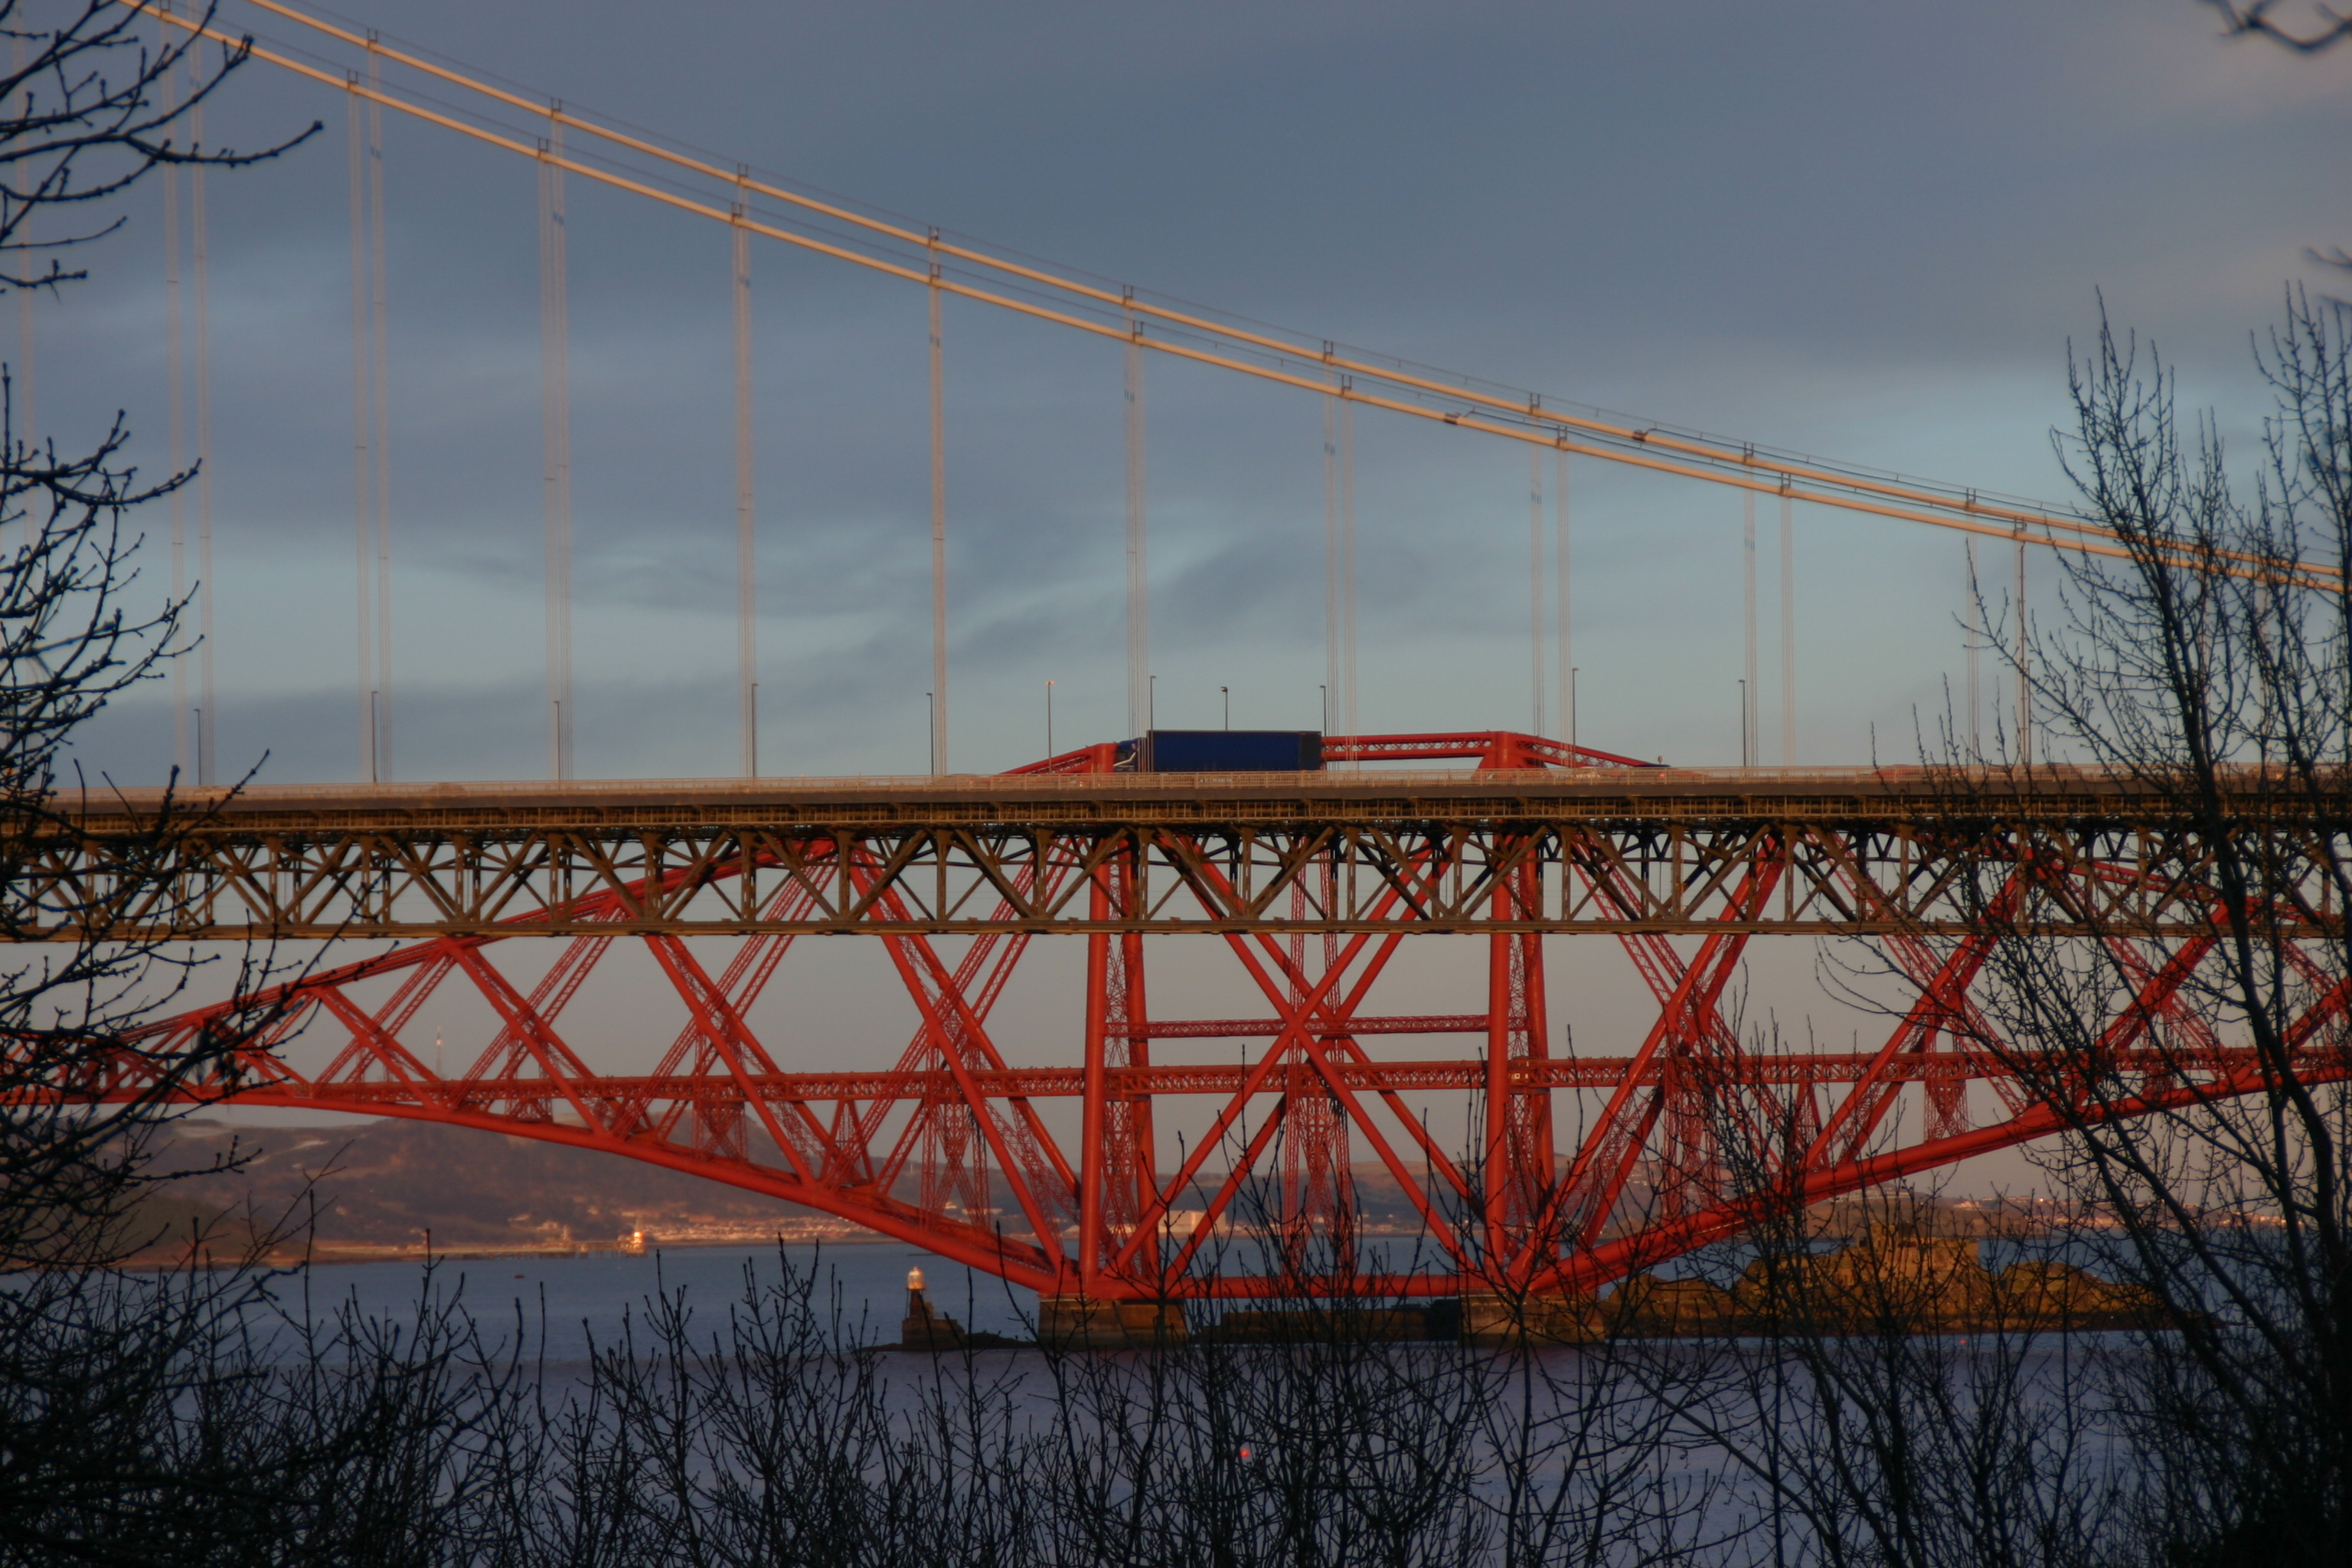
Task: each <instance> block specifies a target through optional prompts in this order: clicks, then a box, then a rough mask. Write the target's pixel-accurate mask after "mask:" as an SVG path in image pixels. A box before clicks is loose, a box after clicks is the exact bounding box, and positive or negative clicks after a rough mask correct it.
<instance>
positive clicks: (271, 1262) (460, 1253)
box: [119, 1231, 903, 1273]
mask: <svg viewBox="0 0 2352 1568" xmlns="http://www.w3.org/2000/svg"><path fill="white" fill-rule="evenodd" d="M896 1239H897V1238H896V1237H887V1236H882V1235H879V1234H877V1233H876V1232H872V1231H866V1232H860V1233H856V1234H850V1235H844V1236H804V1237H793V1236H785V1235H782V1234H771V1235H768V1236H712V1237H698V1236H684V1237H648V1238H647V1239H646V1241H645V1242H644V1243H643V1244H642V1245H636V1244H633V1243H630V1242H625V1241H551V1242H484V1243H478V1244H476V1245H473V1246H459V1247H424V1246H420V1245H411V1244H394V1243H383V1244H375V1243H367V1242H345V1243H340V1244H336V1245H331V1246H324V1247H310V1248H309V1249H307V1250H305V1251H302V1252H271V1253H267V1254H264V1255H263V1256H262V1257H260V1258H254V1259H251V1260H250V1261H251V1262H252V1263H254V1264H255V1265H256V1266H257V1267H259V1268H304V1267H327V1266H334V1267H338V1268H340V1267H341V1266H343V1265H346V1264H353V1263H428V1262H429V1263H476V1262H482V1261H485V1260H488V1259H492V1258H541V1259H546V1258H647V1257H651V1256H652V1255H653V1254H655V1253H657V1252H685V1251H689V1250H694V1249H698V1248H708V1247H770V1246H776V1247H871V1246H875V1245H877V1244H879V1243H888V1242H892V1241H894V1240H896ZM901 1245H903V1244H901ZM190 1262H191V1259H190V1258H188V1257H187V1256H186V1255H185V1254H182V1255H181V1256H179V1257H177V1258H154V1257H148V1258H130V1259H127V1260H125V1261H124V1262H123V1263H121V1265H120V1266H119V1267H121V1268H124V1269H126V1270H129V1271H131V1272H135V1273H165V1272H169V1271H171V1270H173V1269H178V1268H188V1267H189V1266H190ZM246 1262H247V1259H245V1258H241V1257H237V1256H233V1255H232V1256H214V1255H210V1254H207V1255H206V1256H205V1257H204V1258H198V1259H195V1260H194V1267H196V1268H238V1267H241V1266H243V1265H244V1264H245V1263H246Z"/></svg>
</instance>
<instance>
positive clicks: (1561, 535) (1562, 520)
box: [1551, 451, 1576, 746]
mask: <svg viewBox="0 0 2352 1568" xmlns="http://www.w3.org/2000/svg"><path fill="white" fill-rule="evenodd" d="M1551 505H1552V564H1553V567H1554V569H1555V570H1556V571H1558V572H1559V587H1558V589H1557V595H1558V597H1559V668H1558V671H1557V674H1558V676H1559V733H1561V734H1563V735H1565V736H1567V737H1568V743H1569V744H1570V745H1571V746H1573V745H1575V744H1576V662H1575V660H1576V640H1575V614H1574V605H1575V601H1574V599H1573V598H1571V597H1570V593H1569V589H1570V584H1571V583H1572V582H1573V578H1572V577H1571V575H1570V570H1569V549H1568V454H1567V453H1566V452H1564V451H1562V452H1555V453H1554V454H1553V456H1552V474H1551Z"/></svg>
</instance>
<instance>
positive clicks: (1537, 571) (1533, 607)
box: [1528, 447, 1544, 735]
mask: <svg viewBox="0 0 2352 1568" xmlns="http://www.w3.org/2000/svg"><path fill="white" fill-rule="evenodd" d="M1543 522H1544V517H1543V449H1542V448H1541V447H1528V673H1529V675H1530V676H1531V678H1532V679H1530V680H1529V682H1528V691H1529V693H1530V694H1531V695H1532V697H1533V698H1534V701H1535V708H1534V712H1535V720H1534V722H1533V723H1532V725H1531V726H1530V727H1529V732H1530V733H1532V734H1537V735H1540V734H1542V733H1543V728H1544V569H1543V566H1544V542H1543Z"/></svg>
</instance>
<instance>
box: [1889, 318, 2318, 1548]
mask: <svg viewBox="0 0 2352 1568" xmlns="http://www.w3.org/2000/svg"><path fill="white" fill-rule="evenodd" d="M2255 358H2256V361H2257V363H2258V364H2259V366H2260V368H2261V371H2262V374H2263V376H2264V378H2265V380H2266V381H2267V383H2268V385H2269V387H2270V389H2271V391H2272V394H2273V406H2272V408H2271V410H2270V411H2269V414H2268V416H2267V417H2266V418H2265V419H2264V421H2263V436H2262V440H2261V453H2260V459H2259V464H2258V467H2257V468H2256V471H2255V473H2254V475H2253V477H2252V482H2251V483H2250V484H2245V485H2241V484H2239V483H2237V482H2235V481H2234V479H2233V476H2232V474H2231V470H2230V468H2229V464H2228V461H2227V454H2226V452H2225V449H2224V445H2223V442H2222V439H2221V435H2220V433H2219V430H2218V427H2217V425H2216V422H2215V421H2214V420H2213V419H2211V418H2210V416H2209V417H2200V418H2194V419H2191V418H2187V417H2184V416H2183V415H2182V414H2181V413H2180V411H2179V409H2178V407H2177V405H2176V403H2175V398H2174V393H2173V386H2172V380H2171V376H2170V373H2169V372H2168V370H2167V369H2166V368H2165V366H2164V365H2163V363H2161V361H2160V360H2159V359H2158V357H2157V355H2156V353H2155V352H2154V351H2153V349H2152V348H2143V347H2141V346H2140V345H2138V344H2137V343H2136V342H2134V341H2133V340H2132V339H2131V338H2130V337H2128V336H2118V335H2117V334H2116V332H2114V331H2112V330H2111V329H2109V328H2108V327H2107V326H2106V324H2105V322H2104V321H2102V324H2101V328H2100V331H2099V333H2098V336H2097V339H2096V341H2095V343H2094V344H2093V346H2092V348H2091V349H2090V351H2089V353H2086V354H2084V355H2083V356H2082V357H2081V358H2080V359H2079V360H2078V361H2077V362H2076V363H2074V374H2073V377H2072V387H2073V395H2074V412H2075V421H2074V428H2073V429H2071V430H2069V431H2067V432H2065V433H2063V436H2062V437H2061V439H2060V442H2059V445H2060V455H2061V457H2062V459H2063V461H2064V463H2065V465H2066V468H2067V471H2068V472H2069V474H2070V475H2071V476H2072V477H2073V479H2074V483H2075V485H2076V487H2077V489H2078V490H2079V492H2080V494H2081V495H2082V498H2083V500H2084V508H2085V510H2087V511H2088V513H2089V514H2090V515H2091V516H2092V517H2094V518H2095V520H2096V521H2099V522H2100V523H2102V524H2103V525H2104V526H2105V527H2107V528H2108V529H2110V530H2112V531H2114V533H2115V534H2116V538H2117V539H2118V540H2119V541H2120V542H2122V544H2123V546H2124V548H2125V551H2126V554H2127V557H2128V559H2127V560H2126V561H2124V562H2122V563H2110V562H2103V561H2099V560H2095V559H2092V558H2072V557H2070V558H2066V559H2067V560H2068V566H2067V575H2066V580H2065V593H2064V599H2063V607H2062V609H2061V610H2060V612H2059V613H2058V615H2057V616H2055V617H2053V618H2050V619H2047V620H2045V621H2042V622H2039V623H2037V624H2035V625H2034V626H2033V627H2032V635H2031V636H2030V637H2029V638H2028V639H2027V640H2028V650H2029V665H2028V671H2029V676H2030V679H2031V682H2032V697H2033V701H2034V704H2035V707H2036V710H2037V711H2038V712H2039V713H2040V715H2041V716H2042V718H2041V725H2042V733H2043V735H2044V736H2045V737H2046V738H2047V739H2048V741H2049V742H2052V743H2053V752H2054V753H2056V754H2060V755H2065V756H2071V757H2073V758H2074V759H2077V760H2078V761H2079V763H2081V764H2082V765H2084V766H2087V767H2089V768H2092V769H2095V770H2096V771H2097V772H2098V773H2100V774H2102V775H2103V776H2104V777H2105V780H2106V781H2107V786H2106V787H2108V788H2109V789H2111V790H2113V791H2116V792H2118V793H2120V794H2123V795H2129V796H2131V797H2132V799H2133V805H2132V808H2131V815H2132V816H2133V818H2134V819H2135V821H2136V822H2137V824H2139V825H2141V826H2143V828H2144V830H2145V836H2146V837H2145V840H2144V841H2145V842H2146V843H2147V844H2148V845H2150V846H2153V847H2156V848H2157V849H2158V850H2159V851H2160V852H2161V865H2160V868H2159V869H2158V872H2157V874H2156V877H2155V879H2154V880H2153V881H2152V882H2151V884H2150V888H2149V891H2150V892H2151V893H2152V894H2156V895H2158V896H2159V899H2160V902H2161V904H2162V906H2163V907H2164V908H2165V909H2168V910H2171V911H2173V913H2174V914H2175V916H2176V917H2178V918H2179V919H2181V920H2185V921H2188V922H2189V926H2190V929H2189V930H2188V931H2185V932H2183V933H2179V934H2176V935H2173V936H2171V937H2168V938H2166V939H2164V940H2161V941H2159V940H2158V939H2157V937H2156V934H2155V933H2154V932H2153V931H2150V930H2148V929H2146V928H2145V926H2144V925H2143V924H2142V923H2141V922H2140V921H2139V920H2138V917H2137V908H2138V906H2136V905H2134V904H2133V903H2132V901H2131V900H2112V899H2109V898H2106V897H2105V896H2104V895H2103V894H2102V893H2101V892H2100V890H2099V889H2098V887H2097V886H2096V882H2097V873H2096V872H2095V870H2087V869H2086V868H2085V864H2084V858H2083V856H2084V852H2085V851H2087V852H2088V853H2089V855H2090V856H2091V858H2095V857H2096V852H2097V851H2096V846H2095V845H2094V844H2088V843H2085V842H2083V841H2080V840H2070V839H2068V838H2067V837H2066V836H2065V835H2064V834H2063V833H2054V832H2053V833H2050V834H2046V835H2045V834H2044V833H2043V831H2042V829H2040V828H2038V827H2036V826H2034V825H2033V824H2032V822H2031V821H2030V820H2029V816H2028V815H2027V814H2025V813H2022V812H2019V811H2013V810H2011V809H2009V808H2010V806H2011V805H2012V804H2014V798H2013V795H2012V792H2013V791H2014V789H2015V788H2016V786H2017V784H2019V783H2020V782H2021V779H2020V776H2019V775H2018V774H2017V773H2014V772H2013V771H2011V770H2006V769H2003V768H2000V767H1993V768H1985V767H1981V766H1979V765H1977V764H1978V763H1979V759H1976V758H1972V757H1969V756H1967V755H1965V754H1964V753H1963V752H1962V751H1961V750H1960V748H1958V746H1957V745H1951V744H1947V746H1946V747H1945V749H1944V750H1943V752H1942V753H1941V754H1940V755H1938V756H1937V757H1934V758H1932V759H1931V760H1933V761H1936V762H1937V763H1941V764H1943V776H1944V777H1945V778H1946V779H1947V780H1948V786H1949V788H1950V790H1951V799H1950V800H1949V802H1948V805H1949V806H1950V807H1951V809H1952V810H1953V812H1954V813H1955V814H1956V816H1958V817H1960V818H1962V819H1966V818H1969V817H1975V818H1977V819H1980V820H1990V821H2004V822H2007V823H2010V824H2012V825H2013V826H2012V828H2011V842H2010V847H2009V849H2008V851H2007V852H2006V853H2005V854H2002V855H1998V856H1994V857H1990V858H1988V859H1987V861H1986V864H1985V867H1984V872H1983V875H1982V877H1981V878H1980V879H1979V880H1978V881H1977V882H1976V883H1974V884H1973V885H1972V887H1971V891H1970V896H1971V897H1972V898H1973V900H1974V906H1975V907H1974V909H1973V911H1972V923H1973V924H1975V926H1976V927H1977V928H1978V929H1979V931H1980V932H1981V933H1983V934H1987V935H1990V936H1991V937H1993V938H1994V939H1995V941H1994V942H1993V945H1992V950H1991V956H1990V961H1989V962H1988V963H1987V964H1986V967H1985V970H1984V972H1983V979H1982V982H1981V984H1980V985H1979V992H1978V997H1979V1002H1980V1004H1981V1006H1982V1009H1983V1016H1984V1018H1985V1019H1986V1021H1987V1023H1986V1026H1985V1027H1984V1028H1983V1030H1982V1031H1981V1038H1980V1040H1979V1042H1978V1043H1979V1045H1980V1046H1981V1047H1982V1048H1984V1049H1986V1050H1989V1051H1990V1052H1993V1053H1995V1054H1996V1055H1998V1056H2000V1058H2003V1062H2004V1065H2005V1066H2006V1067H2007V1068H2008V1069H2009V1070H2010V1071H2011V1072H2012V1073H2013V1074H2014V1075H2015V1077H2016V1080H2017V1082H2018V1083H2019V1084H2020V1086H2021V1088H2022V1089H2024V1090H2025V1092H2027V1093H2028V1094H2030V1095H2031V1096H2032V1097H2033V1099H2034V1100H2036V1102H2037V1103H2039V1104H2041V1105H2042V1106H2045V1107H2049V1108H2053V1109H2054V1110H2056V1111H2057V1112H2058V1113H2059V1115H2060V1117H2061V1119H2062V1121H2063V1133H2062V1135H2060V1136H2059V1137H2057V1138H2056V1139H2055V1140H2053V1142H2052V1143H2051V1144H2050V1145H2048V1147H2047V1148H2046V1150H2045V1151H2044V1152H2042V1154H2041V1156H2040V1157H2041V1159H2042V1163H2043V1165H2044V1168H2045V1169H2046V1171H2047V1172H2048V1175H2049V1179H2050V1180H2051V1181H2052V1183H2053V1184H2054V1186H2055V1187H2056V1189H2057V1190H2058V1191H2059V1192H2060V1193H2061V1194H2063V1195H2064V1196H2066V1197H2069V1198H2071V1199H2073V1200H2074V1201H2076V1202H2078V1203H2079V1204H2081V1205H2085V1206H2086V1208H2087V1209H2088V1210H2090V1211H2091V1212H2094V1213H2095V1214H2096V1215H2099V1216H2100V1217H2101V1218H2102V1220H2103V1221H2104V1222H2105V1224H2106V1225H2108V1226H2111V1227H2112V1228H2105V1229H2091V1230H2086V1231H2084V1233H2083V1234H2082V1235H2081V1236H2080V1237H2077V1238H2076V1243H2075V1245H2076V1247H2078V1248H2079V1249H2081V1250H2082V1251H2084V1253H2086V1254H2088V1255H2093V1256H2095V1257H2096V1258H2098V1260H2099V1263H2100V1267H2101V1268H2102V1269H2103V1271H2105V1272H2107V1273H2110V1274H2113V1275H2118V1276H2121V1277H2123V1278H2126V1279H2129V1280H2130V1281H2132V1282H2133V1283H2134V1284H2135V1285H2137V1287H2139V1288H2141V1289H2145V1290H2147V1292H2149V1293H2150V1294H2151V1295H2152V1297H2153V1298H2154V1299H2155V1300H2158V1301H2160V1302H2161V1303H2162V1305H2163V1318H2164V1321H2165V1322H2166V1323H2167V1324H2168V1327H2166V1328H2165V1329H2164V1330H2163V1331H2161V1332H2156V1333H2151V1334H2149V1335H2148V1336H2147V1340H2146V1342H2145V1344H2144V1345H2143V1346H2142V1347H2141V1352H2140V1353H2139V1354H2137V1356H2135V1357H2134V1358H2131V1359H2130V1360H2129V1362H2128V1363H2127V1366H2128V1369H2129V1371H2130V1373H2131V1375H2129V1376H2127V1377H2123V1378H2121V1379H2120V1380H2119V1381H2118V1382H2117V1383H2116V1385H2115V1387H2114V1388H2113V1389H2112V1390H2111V1394H2112V1396H2113V1397H2114V1398H2115V1399H2116V1401H2117V1402H2118V1408H2119V1409H2122V1410H2124V1411H2125V1412H2126V1414H2127V1415H2128V1416H2129V1418H2130V1420H2131V1422H2132V1425H2133V1437H2132V1441H2133V1444H2134V1447H2135V1448H2136V1450H2137V1452H2139V1453H2140V1454H2142V1455H2143V1456H2144V1457H2145V1458H2146V1460H2147V1464H2148V1466H2149V1467H2150V1470H2149V1477H2150V1489H2149V1491H2148V1492H2147V1495H2146V1497H2145V1498H2144V1499H2143V1501H2144V1503H2145V1506H2146V1511H2147V1521H2148V1527H2149V1529H2150V1530H2151V1531H2153V1532H2154V1533H2155V1534H2156V1535H2158V1536H2159V1537H2162V1538H2165V1539H2167V1540H2168V1541H2169V1542H2170V1545H2169V1546H2168V1554H2169V1555H2170V1556H2172V1557H2173V1558H2174V1560H2176V1561H2181V1562H2217V1563H2219V1562H2242V1561H2252V1560H2261V1561H2265V1562H2275V1563H2304V1562H2310V1563H2320V1562H2334V1561H2337V1560H2339V1558H2340V1554H2341V1550H2342V1542H2343V1540H2344V1538H2345V1532H2346V1531H2347V1528H2352V1143H2347V1135H2352V1093H2347V1056H2346V1052H2347V1045H2352V1034H2347V1002H2352V941H2348V940H2347V930H2346V924H2345V910H2346V909H2347V907H2352V906H2347V898H2352V837H2347V829H2352V601H2347V595H2346V594H2345V592H2344V586H2343V585H2344V582H2345V574H2346V573H2347V569H2352V310H2347V307H2345V306H2343V305H2339V304H2334V303H2329V302H2325V301H2317V300H2311V299H2309V298H2308V297H2306V296H2305V294H2304V293H2303V292H2302V291H2301V290H2299V289H2291V290H2290V291H2289V293H2288V296H2287V300H2286V305H2285V311H2284V319H2283V321H2282V322H2281V323H2280V325H2279V326H2278V327H2277V328H2276V329H2274V330H2273V331H2271V332H2270V333H2268V334H2266V335H2265V336H2264V337H2263V339H2261V340H2259V341H2258V342H2257V343H2256V345H2255ZM2010 613H2011V614H2014V613H2016V607H2015V606H2010ZM1948 734H1949V732H1948ZM2053 924H2054V925H2059V926H2063V927H2068V928H2071V929H2073V930H2074V931H2078V932H2080V933H2081V934H2080V935H2078V936H2076V937H2074V938H2069V939H2063V940H2062V939H2054V938H2053V937H2051V936H2049V935H2046V934H2043V929H2044V928H2046V927H2048V926H2050V925H2053ZM2119 1364H2126V1363H2119Z"/></svg>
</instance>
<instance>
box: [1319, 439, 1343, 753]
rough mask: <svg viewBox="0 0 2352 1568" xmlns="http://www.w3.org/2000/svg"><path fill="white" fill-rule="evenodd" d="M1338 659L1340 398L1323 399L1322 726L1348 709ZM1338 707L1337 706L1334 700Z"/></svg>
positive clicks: (1332, 725) (1331, 725) (1330, 727)
mask: <svg viewBox="0 0 2352 1568" xmlns="http://www.w3.org/2000/svg"><path fill="white" fill-rule="evenodd" d="M1340 673H1341V671H1340V660H1339V398H1338V397H1336V396H1331V397H1326V398H1324V400H1323V728H1324V730H1325V731H1327V732H1329V733H1334V734H1336V733H1338V732H1339V725H1338V722H1337V721H1336V719H1335V718H1334V715H1335V714H1337V713H1344V712H1346V711H1347V691H1346V688H1345V686H1344V685H1343V684H1342V682H1341V680H1340V679H1339V677H1340ZM1335 703H1336V704H1337V705H1338V706H1337V707H1334V704H1335Z"/></svg>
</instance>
